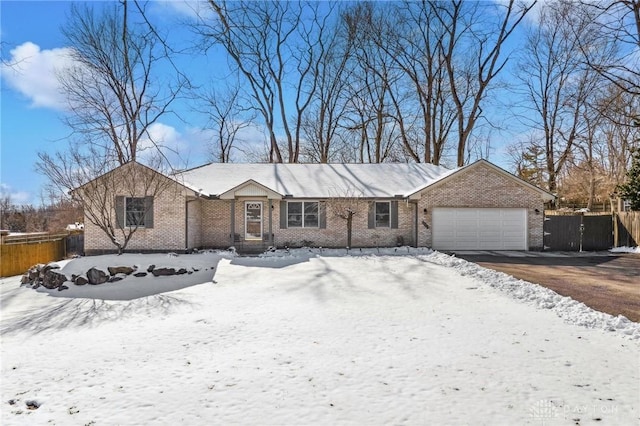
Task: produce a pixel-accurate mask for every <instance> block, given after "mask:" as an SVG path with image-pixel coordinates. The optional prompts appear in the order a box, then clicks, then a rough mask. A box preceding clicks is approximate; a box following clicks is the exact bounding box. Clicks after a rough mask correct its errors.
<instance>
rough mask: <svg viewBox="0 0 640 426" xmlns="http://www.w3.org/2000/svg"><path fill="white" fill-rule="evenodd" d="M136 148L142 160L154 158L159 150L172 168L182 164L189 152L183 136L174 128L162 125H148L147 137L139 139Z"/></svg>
mask: <svg viewBox="0 0 640 426" xmlns="http://www.w3.org/2000/svg"><path fill="white" fill-rule="evenodd" d="M138 148H139V149H140V158H141V159H142V160H145V159H146V160H148V159H150V158H153V157H155V156H156V154H157V153H158V151H157V149H159V150H160V152H162V154H163V155H164V156H165V157H166V158H167V159H169V161H170V162H171V164H173V165H174V166H180V165H181V164H183V163H184V162H185V161H186V158H188V156H189V152H190V147H189V144H188V143H187V141H186V140H185V138H184V137H183V135H182V134H181V133H180V132H179V131H178V130H176V128H175V127H173V126H170V125H167V124H163V123H153V124H152V125H150V126H149V128H148V129H147V137H145V138H142V139H140V142H139V145H138Z"/></svg>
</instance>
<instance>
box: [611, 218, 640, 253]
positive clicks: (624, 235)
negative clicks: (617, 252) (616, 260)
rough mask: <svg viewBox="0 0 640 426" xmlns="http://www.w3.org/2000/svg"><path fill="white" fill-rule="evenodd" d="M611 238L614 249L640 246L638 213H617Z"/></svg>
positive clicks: (639, 219)
mask: <svg viewBox="0 0 640 426" xmlns="http://www.w3.org/2000/svg"><path fill="white" fill-rule="evenodd" d="M613 238H614V242H615V246H616V247H622V246H627V247H637V246H640V211H639V212H620V213H617V214H616V220H615V222H614V226H613Z"/></svg>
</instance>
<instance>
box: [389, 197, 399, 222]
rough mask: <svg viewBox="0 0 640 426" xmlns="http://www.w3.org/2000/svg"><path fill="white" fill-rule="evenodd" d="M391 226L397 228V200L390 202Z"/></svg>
mask: <svg viewBox="0 0 640 426" xmlns="http://www.w3.org/2000/svg"><path fill="white" fill-rule="evenodd" d="M390 220H391V228H393V229H397V228H398V202H397V201H392V202H391V219H390Z"/></svg>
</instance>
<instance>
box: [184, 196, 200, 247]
mask: <svg viewBox="0 0 640 426" xmlns="http://www.w3.org/2000/svg"><path fill="white" fill-rule="evenodd" d="M194 201H198V199H197V198H194V199H193V200H187V201H186V202H185V203H184V249H185V251H187V250H189V203H193V202H194Z"/></svg>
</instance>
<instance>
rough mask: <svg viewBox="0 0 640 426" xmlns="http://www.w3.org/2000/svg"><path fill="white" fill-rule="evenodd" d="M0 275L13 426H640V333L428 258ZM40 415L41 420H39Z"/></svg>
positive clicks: (125, 261) (194, 261) (139, 258)
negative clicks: (27, 281)
mask: <svg viewBox="0 0 640 426" xmlns="http://www.w3.org/2000/svg"><path fill="white" fill-rule="evenodd" d="M149 264H155V265H157V266H158V267H161V266H168V267H172V266H184V267H189V268H191V267H195V269H198V271H197V272H194V273H192V274H190V275H182V276H179V277H177V276H173V277H159V278H152V277H151V276H148V277H144V278H135V277H128V278H126V279H124V280H123V281H120V282H117V283H110V284H103V285H100V286H89V285H86V286H82V287H76V286H73V285H70V287H72V288H70V289H69V290H65V291H62V292H58V291H55V290H54V291H48V290H43V289H42V288H40V289H38V290H37V291H35V290H32V289H29V288H26V287H20V285H19V277H13V278H8V279H4V280H2V281H0V290H1V294H2V300H1V303H2V305H1V307H2V319H1V323H0V326H1V332H2V335H1V336H2V349H1V356H2V358H1V360H2V376H1V378H2V387H1V388H2V401H1V405H0V411H1V419H0V420H1V423H2V424H3V425H14V424H17V425H44V424H51V425H76V424H77V425H87V424H91V425H116V424H118V425H139V424H145V425H154V424H155V425H176V424H180V425H202V424H251V425H256V424H260V425H262V424H265V425H268V424H274V425H276V424H277V425H283V424H295V425H329V424H346V425H360V424H362V425H387V424H410V425H422V424H425V425H426V424H455V425H458V424H474V425H475V424H487V425H495V424H509V425H513V424H530V425H575V424H579V425H586V424H610V425H631V424H638V421H639V418H640V417H639V416H640V407H639V405H640V398H639V395H640V360H639V359H640V358H639V355H640V324H637V323H633V322H630V321H628V320H626V319H625V318H623V317H612V316H610V315H607V314H603V313H599V312H595V311H593V310H591V309H590V308H588V307H586V306H585V305H583V304H581V303H578V302H575V301H573V300H571V299H568V298H564V297H561V296H558V295H557V294H555V293H553V292H551V291H550V290H547V289H544V288H541V287H539V286H536V285H532V284H529V283H526V282H523V281H520V280H517V279H515V278H512V277H509V276H507V275H505V274H502V273H498V272H494V271H490V270H486V269H483V268H480V267H479V266H477V265H475V264H471V263H468V262H466V261H464V260H461V259H457V258H455V257H450V256H447V255H444V254H441V253H432V252H429V251H427V250H413V249H411V250H410V249H406V248H403V249H398V250H395V249H390V250H380V253H378V252H377V251H376V250H369V251H364V252H360V251H358V250H356V251H352V252H351V254H350V255H346V254H345V251H344V250H323V251H322V253H320V252H319V250H311V251H310V250H295V251H292V252H291V253H281V252H279V253H274V254H271V255H270V256H268V257H262V258H244V257H234V256H232V255H230V254H228V253H227V254H224V253H222V254H216V253H205V254H194V255H182V256H178V257H168V256H166V255H123V256H120V257H114V256H101V257H90V258H82V259H76V260H73V261H71V262H68V263H67V264H66V265H64V268H63V272H65V273H66V274H67V275H70V274H71V273H78V272H83V271H85V270H86V269H88V268H89V267H91V266H98V267H105V268H106V266H108V265H111V266H119V265H129V266H131V265H137V266H138V267H139V269H141V270H143V269H146V267H147V266H148V265H149ZM27 403H29V404H30V405H31V406H33V405H34V403H35V405H38V406H39V408H37V409H29V408H28V407H27Z"/></svg>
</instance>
